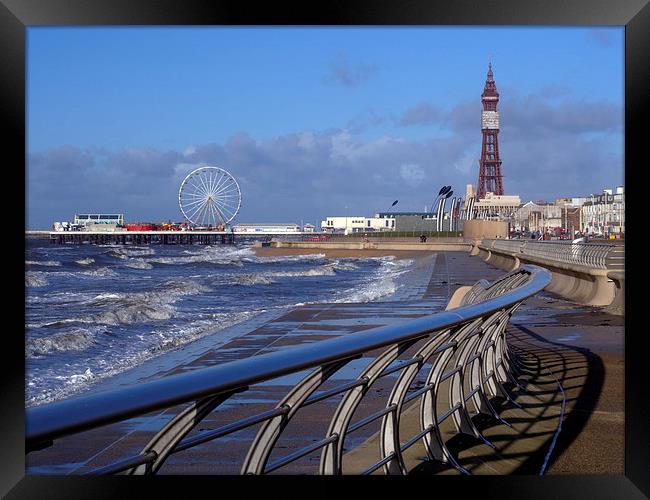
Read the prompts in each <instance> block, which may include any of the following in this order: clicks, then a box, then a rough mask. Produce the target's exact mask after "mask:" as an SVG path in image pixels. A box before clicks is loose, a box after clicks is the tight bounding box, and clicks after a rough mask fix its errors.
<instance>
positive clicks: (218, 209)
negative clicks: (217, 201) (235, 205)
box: [215, 206, 229, 224]
mask: <svg viewBox="0 0 650 500" xmlns="http://www.w3.org/2000/svg"><path fill="white" fill-rule="evenodd" d="M215 208H216V209H217V211H218V212H219V215H220V216H221V218H222V219H223V222H224V224H225V223H226V222H227V221H228V220H229V218H227V217H226V216H225V215H224V214H223V212H222V211H221V209H220V208H219V207H217V206H215Z"/></svg>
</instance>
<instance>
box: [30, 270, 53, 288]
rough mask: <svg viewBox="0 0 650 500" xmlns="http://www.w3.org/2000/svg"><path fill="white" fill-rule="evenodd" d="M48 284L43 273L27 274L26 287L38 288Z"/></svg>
mask: <svg viewBox="0 0 650 500" xmlns="http://www.w3.org/2000/svg"><path fill="white" fill-rule="evenodd" d="M47 283H48V282H47V280H46V279H45V277H44V276H43V274H42V273H32V272H29V271H28V272H26V273H25V286H27V287H34V288H37V287H41V286H46V285H47Z"/></svg>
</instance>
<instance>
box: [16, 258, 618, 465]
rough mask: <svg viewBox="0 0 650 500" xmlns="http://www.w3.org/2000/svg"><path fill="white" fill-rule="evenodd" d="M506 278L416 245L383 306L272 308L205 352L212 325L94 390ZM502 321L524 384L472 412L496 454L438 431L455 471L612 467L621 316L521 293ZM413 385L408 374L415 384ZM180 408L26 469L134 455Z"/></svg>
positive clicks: (204, 426)
mask: <svg viewBox="0 0 650 500" xmlns="http://www.w3.org/2000/svg"><path fill="white" fill-rule="evenodd" d="M502 274H503V271H502V270H499V269H496V268H494V267H492V266H490V265H488V264H486V263H485V262H483V261H482V260H481V259H479V258H477V257H470V256H469V255H468V254H467V253H464V252H444V253H431V254H427V253H424V254H423V255H421V256H419V257H416V261H415V263H414V266H413V267H412V268H411V270H410V271H408V272H407V273H405V274H404V275H402V276H400V277H399V281H398V283H397V285H398V289H397V292H396V293H395V294H394V295H392V296H390V297H389V298H388V299H387V300H379V301H376V302H371V303H361V304H342V303H330V304H310V305H305V306H301V307H297V308H295V309H293V310H290V311H288V312H286V313H285V314H282V315H277V314H276V317H273V318H271V319H270V320H268V321H267V319H268V318H258V319H257V320H256V321H257V322H251V323H248V324H247V325H248V326H249V331H247V332H246V333H244V334H242V335H237V336H233V337H232V338H231V339H230V340H229V341H226V342H225V343H221V345H219V346H218V347H213V346H211V341H212V343H213V344H214V340H215V339H216V338H217V337H218V336H222V337H227V336H228V335H233V334H232V332H228V331H223V332H218V333H217V334H215V335H216V337H214V338H212V339H211V338H206V339H202V340H201V341H199V342H197V343H195V344H194V345H192V346H188V348H187V349H183V350H181V351H178V352H175V353H171V354H170V355H165V356H161V357H160V358H158V359H157V360H156V361H155V362H154V363H150V364H149V365H148V366H146V367H142V368H140V369H136V370H133V371H132V372H129V373H125V374H124V375H123V376H120V377H116V378H115V379H113V380H110V381H108V382H107V383H105V384H102V385H100V386H97V388H96V390H101V389H107V388H114V387H116V386H120V385H128V384H133V383H138V382H139V381H144V380H149V379H152V378H158V377H163V376H167V375H171V374H174V373H180V372H183V371H187V370H194V369H197V368H201V367H205V366H212V365H214V364H219V363H224V362H227V361H230V360H233V359H239V358H242V357H248V356H255V355H259V354H262V353H267V352H271V351H274V350H278V349H284V348H287V347H289V346H293V345H297V344H302V343H307V342H317V341H319V340H322V339H326V338H331V337H333V336H340V335H346V334H350V333H354V332H359V331H363V330H369V329H372V328H377V327H381V326H385V325H390V324H396V323H398V322H402V321H408V320H410V319H413V318H418V317H421V316H423V315H427V314H431V313H432V312H435V311H439V310H442V309H444V307H445V305H446V304H447V302H448V300H449V298H450V297H451V295H452V294H453V292H454V291H455V290H456V289H457V288H458V287H459V286H462V285H471V284H474V283H475V282H476V281H477V280H478V279H481V278H484V279H487V280H492V279H494V278H496V277H498V276H501V275H502ZM511 323H512V324H511V326H510V327H509V335H510V337H509V338H510V339H511V341H512V345H513V347H514V348H516V349H518V350H520V351H521V356H522V360H523V362H524V366H522V371H523V372H524V373H525V377H523V378H522V380H524V379H525V380H526V382H525V383H523V385H524V386H525V388H526V390H527V392H524V391H520V392H517V393H513V395H514V396H516V397H515V401H516V402H517V403H518V404H519V405H520V406H521V407H520V408H518V407H515V406H513V405H512V404H510V403H507V404H505V405H504V406H503V407H502V409H503V412H502V417H503V418H504V419H505V420H507V421H508V423H509V424H510V425H511V426H512V427H509V426H508V425H505V424H504V423H503V422H499V421H493V420H489V419H481V416H477V417H476V418H477V424H478V426H479V428H481V429H482V431H483V432H484V435H485V436H486V437H487V439H489V440H490V441H491V442H492V443H493V444H494V446H495V447H496V448H495V449H493V448H491V447H489V446H487V445H485V444H482V443H480V442H478V441H477V440H475V439H473V438H468V437H465V436H460V435H458V436H452V435H451V433H452V430H451V428H449V429H446V430H445V432H448V433H449V434H448V436H447V437H449V438H450V439H451V440H450V442H449V444H450V449H451V451H452V453H454V454H455V455H457V456H458V457H459V461H460V463H461V465H462V466H463V467H465V468H467V469H469V470H471V471H472V472H473V473H475V474H508V473H533V474H536V473H539V471H540V470H541V468H542V467H545V469H546V472H547V473H610V474H622V473H623V444H624V435H623V357H622V353H623V351H622V347H623V326H622V319H621V318H620V317H615V316H610V315H608V314H606V313H603V312H599V311H596V310H595V309H592V308H589V307H579V306H575V305H572V304H570V303H568V302H565V301H563V300H560V299H557V298H554V297H551V296H549V295H547V294H541V295H540V296H538V297H535V298H532V299H529V300H528V301H527V303H526V304H524V306H522V307H521V308H520V309H519V310H518V311H517V313H516V314H515V316H514V317H513V318H512V321H511ZM239 333H241V331H239ZM405 354H407V353H405ZM372 355H373V353H369V355H368V356H365V357H363V358H360V359H357V360H354V361H352V362H350V363H349V364H348V365H347V366H346V367H345V368H344V369H342V370H340V371H339V372H338V373H336V375H335V378H334V379H333V380H331V384H332V385H334V384H336V383H340V382H342V381H344V380H348V379H349V380H352V379H353V378H355V377H356V376H357V375H358V374H359V373H360V371H361V370H362V369H363V368H364V367H365V366H366V365H367V363H368V362H369V361H370V360H371V359H372ZM152 367H153V368H152ZM425 371H426V366H425V370H423V372H425ZM423 375H424V373H423ZM300 376H301V375H300V374H296V375H292V376H287V377H282V378H279V379H275V380H273V381H269V382H265V383H262V384H259V385H258V386H255V387H253V388H251V390H249V391H247V392H246V393H244V394H242V395H241V396H235V397H233V398H231V399H230V400H228V401H227V402H226V403H225V404H224V405H222V406H221V407H219V409H218V410H217V411H215V412H213V413H212V414H211V415H210V416H209V417H208V418H206V419H205V420H204V421H203V422H202V423H201V424H200V425H199V426H198V428H197V429H196V431H203V430H208V429H213V428H216V427H219V426H221V425H224V424H225V423H227V422H229V421H232V420H234V419H237V418H242V417H244V416H246V415H252V414H254V413H257V412H259V411H263V410H266V409H270V408H272V407H273V406H274V405H275V404H276V403H277V401H278V400H279V399H281V398H282V396H284V394H286V392H287V391H288V390H289V389H290V387H291V386H293V384H294V383H296V382H297V381H298V380H299V379H300ZM392 382H394V378H392V379H391V377H386V378H385V379H381V380H380V381H378V382H377V383H376V384H375V385H373V386H372V388H371V390H370V392H369V394H368V396H366V398H364V400H363V402H362V404H361V406H360V407H359V409H358V411H357V413H356V414H355V420H357V419H361V418H363V417H364V416H365V415H369V414H371V413H372V412H374V411H376V410H378V409H380V408H381V407H383V405H384V404H385V397H386V396H387V395H388V392H389V391H390V389H391V387H392ZM558 382H559V384H560V385H561V387H562V389H560V385H559V384H558ZM327 384H330V381H328V382H327V383H326V385H325V386H323V389H327V388H328V385H327ZM417 387H418V385H417V380H416V384H415V387H414V388H415V389H417ZM339 401H340V398H339V397H333V398H330V399H328V400H324V401H321V402H319V403H317V404H313V405H310V406H308V407H305V408H302V409H301V410H300V415H299V416H298V417H296V418H295V419H294V420H292V422H291V423H290V424H289V426H288V427H287V428H286V429H285V431H284V433H283V435H282V437H281V439H280V441H279V442H278V445H277V446H276V450H275V451H274V454H275V453H278V454H286V453H287V452H289V451H291V449H293V448H297V447H300V446H305V445H308V444H310V443H311V442H315V441H317V440H319V439H321V438H322V436H323V435H324V434H325V431H326V429H327V425H328V423H329V420H330V418H331V416H332V414H333V412H334V410H335V408H336V405H337V404H338V402H339ZM178 410H179V408H174V409H172V410H167V411H165V412H162V413H157V414H152V415H148V416H145V417H139V418H134V419H131V420H129V421H127V422H123V423H120V424H115V425H111V426H107V427H103V428H100V429H96V430H93V431H88V432H85V433H82V434H79V435H76V436H70V437H68V438H64V439H62V440H60V442H56V443H55V446H53V447H51V448H47V449H44V450H42V451H38V452H33V453H31V454H29V455H28V456H27V464H26V468H27V472H28V473H63V474H66V473H73V474H78V473H84V472H87V471H90V470H92V469H94V468H96V467H99V466H102V465H105V464H108V463H111V462H112V461H115V460H117V459H119V458H121V457H123V456H126V455H128V454H130V453H135V452H137V451H139V450H140V449H141V448H142V447H143V446H144V445H145V444H146V443H147V442H148V440H149V439H150V438H151V437H152V436H153V434H154V433H155V431H156V430H158V429H159V428H160V427H161V426H162V425H164V423H165V422H167V421H168V420H169V419H170V418H171V417H172V416H173V415H174V414H175V413H176V412H177V411H178ZM560 417H563V418H562V419H561V418H560ZM449 423H451V422H449ZM560 423H562V425H561V428H560ZM401 425H402V426H404V427H403V428H404V431H405V434H404V435H405V436H407V435H409V433H408V432H407V431H408V430H409V428H410V429H411V430H412V432H410V434H411V435H412V434H414V433H415V431H414V429H415V426H416V425H417V406H414V407H412V408H409V409H407V410H406V411H405V412H404V413H403V416H402V421H401ZM378 428H379V422H376V423H375V424H373V425H369V426H368V427H365V428H363V429H361V430H359V431H358V432H357V433H354V434H352V435H350V436H349V437H348V438H347V439H346V442H345V448H346V451H347V454H346V455H345V456H344V472H345V473H352V474H354V473H358V472H360V471H361V470H363V469H364V465H366V464H370V463H371V462H373V461H375V460H376V458H377V456H378V450H379V448H378V443H377V439H376V432H377V430H378ZM558 429H559V430H558ZM256 432H257V427H252V428H249V429H245V430H243V431H240V432H238V433H236V434H232V435H230V436H228V437H227V438H222V439H218V440H215V441H212V442H208V443H205V444H203V445H200V446H197V447H195V448H192V449H190V450H187V451H184V452H180V453H178V454H175V455H173V456H172V457H170V458H169V459H168V460H167V462H166V463H165V464H164V466H163V467H162V469H161V470H160V473H161V474H237V473H239V470H240V467H241V462H242V460H243V458H244V457H245V454H246V451H247V449H248V446H249V445H250V442H251V440H252V439H253V438H254V436H255V434H256ZM549 450H550V453H549ZM547 455H548V459H547ZM274 456H275V455H272V457H271V459H273V457H274ZM319 456H320V453H319V452H316V453H313V454H312V455H307V456H306V457H304V458H303V459H301V460H299V461H297V462H294V463H293V464H291V465H290V466H288V467H287V468H285V469H282V470H281V471H279V472H281V473H283V474H301V473H305V474H312V473H314V472H316V471H317V464H318V460H319ZM407 466H408V469H409V471H410V472H411V473H413V474H457V473H458V472H457V471H456V469H453V468H450V467H449V466H447V465H445V464H440V463H436V462H429V461H427V460H425V454H424V452H423V449H422V447H420V445H415V446H413V447H412V448H411V449H410V450H409V451H408V454H407ZM377 473H382V471H381V470H380V471H378V472H377Z"/></svg>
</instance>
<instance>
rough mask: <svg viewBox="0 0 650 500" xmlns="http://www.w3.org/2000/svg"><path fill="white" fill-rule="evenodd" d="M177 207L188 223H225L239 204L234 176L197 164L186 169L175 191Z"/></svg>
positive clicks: (218, 169) (238, 191)
mask: <svg viewBox="0 0 650 500" xmlns="http://www.w3.org/2000/svg"><path fill="white" fill-rule="evenodd" d="M178 206H179V208H180V209H181V212H182V214H183V215H184V216H185V218H186V219H187V220H188V221H190V222H191V223H192V224H196V225H199V226H208V225H210V226H216V225H226V224H228V223H229V222H230V221H232V220H233V219H234V218H235V216H236V215H237V213H238V212H239V207H240V206H241V190H240V189H239V184H237V181H236V180H235V178H234V177H233V176H232V175H230V173H228V172H227V171H226V170H224V169H223V168H219V167H209V166H205V167H200V168H197V169H196V170H193V171H192V172H190V173H189V174H188V175H187V177H185V179H183V182H182V183H181V187H180V189H179V190H178Z"/></svg>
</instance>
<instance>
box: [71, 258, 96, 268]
mask: <svg viewBox="0 0 650 500" xmlns="http://www.w3.org/2000/svg"><path fill="white" fill-rule="evenodd" d="M75 262H76V263H77V264H79V265H80V266H88V265H90V264H92V263H93V262H95V259H93V258H92V257H88V258H86V259H79V260H75Z"/></svg>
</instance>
